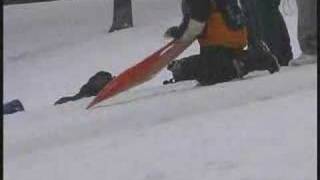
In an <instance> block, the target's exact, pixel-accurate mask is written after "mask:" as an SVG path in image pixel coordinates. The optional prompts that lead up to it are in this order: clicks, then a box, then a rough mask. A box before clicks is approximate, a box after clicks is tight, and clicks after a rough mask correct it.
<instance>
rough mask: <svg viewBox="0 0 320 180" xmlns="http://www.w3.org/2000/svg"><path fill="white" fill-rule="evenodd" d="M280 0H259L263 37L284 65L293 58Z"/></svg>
mask: <svg viewBox="0 0 320 180" xmlns="http://www.w3.org/2000/svg"><path fill="white" fill-rule="evenodd" d="M279 5H280V0H268V1H266V0H257V12H258V17H259V19H260V24H261V27H260V28H261V38H262V40H263V41H265V43H266V44H267V45H268V46H269V48H270V49H271V52H272V53H273V54H274V55H276V57H277V58H278V60H279V63H280V64H281V65H283V66H286V65H288V62H289V61H290V60H291V59H292V58H293V54H292V50H291V45H290V37H289V33H288V30H287V26H286V24H285V21H284V19H283V17H282V14H281V13H280V11H279Z"/></svg>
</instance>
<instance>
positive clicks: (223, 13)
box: [180, 0, 247, 49]
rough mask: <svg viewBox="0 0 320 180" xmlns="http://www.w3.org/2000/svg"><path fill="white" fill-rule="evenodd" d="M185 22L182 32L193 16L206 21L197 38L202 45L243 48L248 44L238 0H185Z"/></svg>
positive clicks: (183, 9)
mask: <svg viewBox="0 0 320 180" xmlns="http://www.w3.org/2000/svg"><path fill="white" fill-rule="evenodd" d="M182 11H183V15H184V17H183V22H182V23H181V25H180V34H181V36H182V34H183V32H184V31H185V30H186V29H187V27H188V21H189V20H190V19H191V18H192V19H194V20H196V21H198V22H205V23H206V26H205V28H204V30H203V32H202V34H201V35H200V36H199V37H198V38H197V39H198V41H199V43H200V47H207V46H224V47H227V48H234V49H242V48H244V47H245V46H246V45H247V29H246V26H245V22H244V21H245V20H244V17H243V14H242V10H241V9H240V7H239V6H238V4H237V0H183V3H182Z"/></svg>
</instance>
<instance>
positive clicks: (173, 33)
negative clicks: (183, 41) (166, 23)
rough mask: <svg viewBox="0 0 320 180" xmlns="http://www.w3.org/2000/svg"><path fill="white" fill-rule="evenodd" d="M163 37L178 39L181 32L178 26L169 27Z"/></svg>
mask: <svg viewBox="0 0 320 180" xmlns="http://www.w3.org/2000/svg"><path fill="white" fill-rule="evenodd" d="M164 36H165V37H169V38H174V39H178V38H180V36H181V32H180V29H179V27H178V26H173V27H170V28H169V29H168V30H167V31H166V32H165V33H164Z"/></svg>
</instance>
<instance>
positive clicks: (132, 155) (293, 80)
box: [3, 0, 317, 180]
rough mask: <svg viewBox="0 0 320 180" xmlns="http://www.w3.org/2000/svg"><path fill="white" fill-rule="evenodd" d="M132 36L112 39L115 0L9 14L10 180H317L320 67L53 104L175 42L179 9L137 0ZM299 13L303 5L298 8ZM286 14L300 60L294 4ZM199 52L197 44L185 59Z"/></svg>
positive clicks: (172, 3) (75, 0)
mask: <svg viewBox="0 0 320 180" xmlns="http://www.w3.org/2000/svg"><path fill="white" fill-rule="evenodd" d="M132 2H133V15H134V17H133V18H134V25H135V27H134V28H130V29H126V30H122V31H117V32H114V33H111V34H109V33H107V31H108V28H109V27H110V26H111V23H112V8H113V1H112V0H60V1H53V2H45V3H35V4H20V5H12V6H5V7H4V102H7V101H10V100H12V99H16V98H18V99H20V100H21V101H22V103H23V104H24V106H25V109H26V111H25V112H19V113H16V114H12V115H5V116H4V120H3V123H4V178H5V179H6V180H17V179H25V180H43V179H45V180H56V179H61V180H70V179H77V180H81V179H83V180H85V179H110V180H128V179H130V180H195V179H208V180H212V179H220V180H230V179H237V180H238V179H239V180H280V179H281V180H302V179H303V180H315V179H316V157H317V155H316V133H317V129H316V125H317V118H316V115H317V111H316V109H317V101H316V98H317V91H316V90H317V65H315V64H313V65H306V66H301V67H295V68H293V67H285V68H282V69H281V72H280V73H276V74H273V75H269V74H268V73H267V72H254V73H251V74H249V75H248V76H247V77H246V78H245V79H244V80H235V81H232V82H227V83H221V84H217V85H214V86H206V87H199V86H196V82H194V81H187V82H182V83H177V84H172V85H168V86H163V85H161V84H162V81H163V80H165V79H168V78H169V77H170V74H169V73H168V72H167V71H166V70H164V71H162V72H161V73H160V74H159V75H157V76H156V77H155V78H154V79H153V80H151V81H150V82H147V83H145V84H143V85H142V86H139V87H136V88H134V89H132V90H130V91H128V92H124V93H122V94H120V95H118V96H115V97H114V98H111V99H110V100H108V101H104V102H102V103H101V104H99V105H98V106H97V107H96V108H93V109H92V110H90V111H88V110H85V107H86V106H87V105H88V103H89V102H90V101H91V100H92V98H86V99H82V100H79V101H76V102H70V103H67V104H63V105H60V106H53V103H54V102H55V100H57V99H58V98H60V97H62V96H66V95H72V94H74V93H76V92H77V91H78V90H79V88H80V86H81V85H83V84H84V83H85V82H86V81H87V80H88V79H89V77H91V76H92V75H94V74H95V73H96V72H97V71H100V70H105V71H110V72H112V73H113V74H115V75H116V74H118V73H120V72H121V71H123V70H124V69H126V68H128V67H130V66H131V65H133V64H135V63H137V62H139V61H141V60H142V59H143V58H144V57H146V56H147V55H149V54H151V53H152V52H154V51H155V50H157V49H158V48H159V47H161V46H163V45H164V44H165V43H166V42H167V40H164V39H163V37H162V34H163V32H164V31H165V30H166V28H168V27H170V26H172V25H177V24H179V22H180V20H181V13H180V11H179V0H133V1H132ZM293 3H294V2H293ZM288 7H289V8H286V12H284V14H285V20H286V23H287V25H288V29H289V31H290V36H291V41H292V42H291V43H292V48H293V52H294V55H295V57H296V56H298V55H299V54H300V49H299V44H298V41H297V37H296V34H297V32H296V23H297V18H296V7H295V4H292V6H288ZM194 53H198V45H197V44H196V43H195V44H193V45H192V46H191V47H189V48H188V49H187V50H186V51H185V52H184V53H183V54H182V55H181V56H180V57H184V56H187V55H191V54H194Z"/></svg>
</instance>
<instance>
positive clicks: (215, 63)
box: [164, 0, 280, 85]
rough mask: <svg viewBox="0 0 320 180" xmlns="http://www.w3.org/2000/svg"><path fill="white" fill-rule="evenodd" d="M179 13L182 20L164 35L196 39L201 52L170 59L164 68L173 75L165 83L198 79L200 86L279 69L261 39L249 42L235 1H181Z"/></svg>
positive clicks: (179, 39) (188, 39) (241, 14)
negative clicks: (259, 71)
mask: <svg viewBox="0 0 320 180" xmlns="http://www.w3.org/2000/svg"><path fill="white" fill-rule="evenodd" d="M182 13H183V20H182V23H181V24H180V25H179V26H174V27H171V28H169V29H168V30H167V31H166V33H165V36H167V37H171V38H174V39H177V40H178V41H181V42H192V41H193V40H195V39H197V40H198V42H199V44H200V54H198V55H193V56H190V57H185V58H183V59H178V60H174V61H172V62H171V63H170V64H169V65H168V66H167V69H168V70H169V71H171V72H172V76H173V78H172V79H170V80H168V81H164V84H168V83H174V82H178V81H183V80H197V81H198V82H199V84H200V85H212V84H216V83H219V82H226V81H230V80H233V79H235V78H241V77H243V76H244V75H246V74H248V73H249V72H251V71H255V70H268V71H269V72H270V73H274V72H277V71H279V68H280V67H279V63H278V60H277V58H276V57H275V56H274V55H273V54H272V53H271V52H270V50H269V48H268V46H267V45H266V44H265V43H264V42H263V41H260V40H259V41H258V42H255V43H256V44H257V45H255V46H250V45H249V44H248V38H247V27H246V24H245V17H244V15H243V12H242V10H241V8H240V7H239V6H238V3H237V0H201V1H199V0H183V1H182ZM245 47H248V49H247V50H244V48H245Z"/></svg>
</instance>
